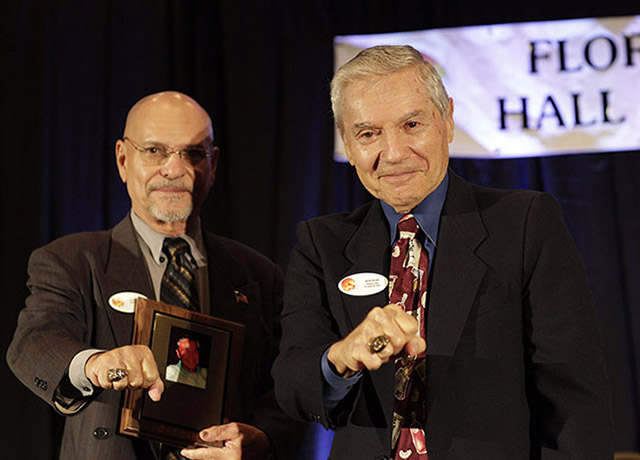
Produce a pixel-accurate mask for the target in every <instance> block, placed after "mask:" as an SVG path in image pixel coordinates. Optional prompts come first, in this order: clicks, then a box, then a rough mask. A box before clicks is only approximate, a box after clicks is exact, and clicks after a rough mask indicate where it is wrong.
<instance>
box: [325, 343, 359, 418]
mask: <svg viewBox="0 0 640 460" xmlns="http://www.w3.org/2000/svg"><path fill="white" fill-rule="evenodd" d="M320 365H321V367H322V375H323V377H324V386H323V388H324V391H323V394H322V403H323V404H324V408H325V409H326V410H327V411H331V410H333V409H335V407H336V406H337V405H338V403H339V402H340V401H342V399H343V398H344V397H345V396H347V394H348V393H349V391H350V390H351V388H352V387H353V386H354V385H355V384H356V383H358V381H360V378H361V377H362V371H358V372H356V373H355V374H353V375H352V376H350V377H346V378H344V377H342V376H341V375H339V374H338V373H337V372H335V371H334V370H333V369H332V366H331V364H330V363H329V349H328V348H327V350H326V351H325V352H324V354H323V355H322V359H321V361H320Z"/></svg>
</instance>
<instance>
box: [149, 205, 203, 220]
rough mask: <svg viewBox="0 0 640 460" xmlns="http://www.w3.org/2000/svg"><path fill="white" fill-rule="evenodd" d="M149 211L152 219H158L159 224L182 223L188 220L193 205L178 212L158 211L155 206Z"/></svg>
mask: <svg viewBox="0 0 640 460" xmlns="http://www.w3.org/2000/svg"><path fill="white" fill-rule="evenodd" d="M149 211H151V214H152V215H153V217H155V218H156V219H158V221H160V222H166V223H174V222H184V221H186V220H187V219H188V218H189V216H190V215H191V212H192V211H193V203H191V204H190V205H189V206H188V207H187V208H185V209H184V210H182V211H180V212H178V211H171V210H165V209H159V208H158V207H156V206H155V205H151V207H150V208H149Z"/></svg>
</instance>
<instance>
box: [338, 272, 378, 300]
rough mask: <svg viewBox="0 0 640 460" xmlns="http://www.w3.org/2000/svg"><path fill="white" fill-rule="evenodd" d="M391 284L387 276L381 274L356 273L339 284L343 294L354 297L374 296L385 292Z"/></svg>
mask: <svg viewBox="0 0 640 460" xmlns="http://www.w3.org/2000/svg"><path fill="white" fill-rule="evenodd" d="M387 284H389V281H388V280H387V277H386V276H382V275H380V274H379V273H354V274H353V275H348V276H345V277H344V278H342V279H341V280H340V281H339V282H338V289H339V290H340V292H342V293H343V294H347V295H353V296H358V297H360V296H365V295H373V294H377V293H378V292H380V291H382V290H384V289H385V288H386V287H387Z"/></svg>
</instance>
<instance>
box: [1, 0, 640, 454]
mask: <svg viewBox="0 0 640 460" xmlns="http://www.w3.org/2000/svg"><path fill="white" fill-rule="evenodd" d="M632 14H640V7H638V5H637V2H630V1H628V0H610V1H607V2H583V1H578V0H556V1H550V0H543V1H537V2H513V1H512V0H490V1H487V2H472V1H468V0H448V1H444V0H440V1H415V0H404V1H397V2H396V1H391V0H353V1H322V0H309V1H305V2H288V1H285V0H281V1H277V0H262V1H259V0H254V1H242V0H235V1H231V0H218V1H213V0H203V1H196V0H193V1H187V0H183V1H178V0H174V1H169V0H148V1H136V0H127V1H125V0H112V1H106V0H105V1H100V2H85V1H80V0H75V1H72V0H69V1H53V0H51V1H44V0H40V1H36V0H20V1H15V2H4V3H3V4H2V6H0V16H1V18H0V21H1V24H0V25H1V26H2V27H1V31H2V32H1V33H2V40H1V43H0V47H1V48H0V49H1V50H2V55H1V56H0V57H1V63H2V103H1V108H0V110H2V118H1V121H2V123H1V127H2V135H1V136H0V145H1V146H2V148H1V154H2V166H3V167H2V172H3V176H4V177H3V180H2V181H1V184H0V200H1V202H2V224H1V225H0V231H1V232H2V233H1V235H2V254H3V257H2V258H1V261H2V262H1V263H2V278H1V279H2V290H1V292H2V293H3V302H2V303H3V307H4V308H3V311H4V313H3V321H2V322H1V323H2V326H1V327H2V335H1V336H2V347H3V349H6V346H7V345H8V343H9V341H10V338H11V335H12V333H13V329H14V327H15V321H16V318H17V315H18V312H19V311H20V309H21V308H22V306H23V305H24V297H25V295H26V288H25V287H24V286H25V280H26V274H25V268H26V263H27V258H28V255H29V253H30V252H31V250H33V249H34V248H35V247H37V246H40V245H42V244H44V243H46V242H48V241H50V240H51V239H53V238H56V237H58V236H61V235H64V234H67V233H71V232H77V231H81V230H97V229H104V228H107V227H109V226H111V225H113V224H114V223H115V222H117V221H118V220H119V219H121V218H122V217H123V216H124V215H125V213H126V212H127V210H128V207H129V202H128V198H127V195H126V191H125V188H124V186H123V185H122V184H121V183H120V180H119V178H118V175H117V172H116V168H115V163H114V142H115V140H116V139H117V138H118V137H120V136H121V133H122V129H123V126H124V119H125V115H126V112H127V110H128V108H129V107H130V106H131V105H132V104H133V103H134V102H135V101H136V100H137V99H139V98H140V97H141V96H143V95H146V94H149V93H152V92H155V91H160V90H164V89H176V90H179V91H183V92H186V93H188V94H190V95H192V96H193V97H195V98H196V99H197V100H198V101H200V102H201V103H202V105H203V106H204V107H205V108H206V109H207V110H209V112H210V113H211V114H212V117H213V120H214V125H215V131H216V141H217V144H218V145H219V146H220V147H221V149H222V156H221V163H220V169H219V172H218V178H217V182H216V185H215V186H214V190H213V194H212V196H211V197H210V199H209V200H208V201H207V202H206V203H205V208H204V212H203V219H204V221H205V223H206V224H207V225H208V226H209V227H210V228H211V229H213V230H214V231H216V232H218V233H220V234H223V235H228V236H231V237H233V238H235V239H237V240H240V241H243V242H245V243H247V244H249V245H250V246H253V247H254V248H256V249H258V250H260V251H261V252H263V253H264V254H266V255H268V256H270V257H272V258H273V259H274V260H276V261H277V262H278V263H279V264H280V265H282V266H283V267H284V266H286V262H287V259H288V254H289V251H290V249H291V247H292V244H293V242H294V241H293V238H294V237H293V234H294V228H295V224H296V223H297V222H298V221H300V220H302V219H306V218H309V217H312V216H315V215H319V214H325V213H328V212H333V211H340V210H347V209H352V208H354V207H355V206H357V205H358V204H360V203H362V202H363V201H365V200H367V199H369V197H368V195H367V193H366V192H365V191H364V190H363V189H362V187H361V186H360V184H359V183H358V180H357V178H356V177H355V174H354V173H353V171H352V170H351V168H350V167H349V166H348V165H344V164H336V163H334V162H333V160H332V153H331V152H332V144H333V140H332V139H333V131H332V120H331V115H330V106H329V99H328V86H329V81H330V79H331V76H332V73H333V49H332V38H333V36H334V35H344V34H362V33H381V32H396V31H403V30H422V29H431V28H440V27H448V26H462V25H475V24H494V23H504V22H520V21H533V20H548V19H570V18H580V17H594V16H601V17H604V16H616V15H632ZM452 96H453V97H454V99H455V94H453V95H452ZM452 166H453V168H454V169H455V170H456V171H457V172H458V173H460V174H461V175H462V176H463V177H465V178H467V179H469V180H471V181H472V182H476V183H479V184H485V185H491V186H494V187H509V188H512V187H517V188H530V189H536V190H545V191H548V192H551V193H553V194H554V195H555V196H556V197H557V198H558V200H559V201H560V202H561V204H562V206H563V210H564V213H565V217H566V220H567V222H568V224H569V227H570V230H571V231H572V233H573V235H574V237H575V240H576V243H577V245H578V248H579V249H580V251H581V253H582V256H583V260H584V262H585V265H586V267H587V271H588V273H589V276H590V279H591V282H592V288H593V292H594V295H595V297H596V300H597V304H598V309H599V316H600V320H601V328H602V333H603V337H604V345H605V349H606V354H607V358H608V365H609V371H610V375H611V381H612V386H613V395H614V403H615V406H614V416H615V423H616V427H617V448H618V450H636V451H637V450H640V445H639V429H638V424H639V414H640V410H639V409H640V404H639V401H638V390H639V380H638V364H639V361H638V355H639V354H640V343H639V341H638V339H637V336H636V335H635V334H634V331H639V330H640V290H639V289H638V287H639V286H640V266H639V262H638V261H639V260H640V236H639V235H640V218H639V213H638V203H640V184H639V182H638V181H637V180H636V173H637V172H638V171H640V156H639V155H638V152H625V153H615V152H612V153H610V154H593V155H574V156H559V157H552V158H545V159H521V160H492V161H489V160H483V161H480V160H476V161H471V160H454V161H452ZM0 382H2V383H1V385H2V391H1V392H0V393H1V394H2V398H3V400H2V407H3V408H4V412H5V423H4V428H3V430H2V435H1V436H2V438H1V443H0V444H1V445H2V446H3V454H2V457H3V458H22V459H50V458H53V457H54V456H55V448H56V443H57V439H58V436H59V427H60V419H59V418H57V417H55V416H54V415H53V414H52V411H51V410H50V409H49V407H48V406H47V405H46V404H44V403H43V402H41V401H39V400H38V399H37V398H36V397H34V396H33V395H32V394H31V393H30V392H29V391H28V390H27V389H25V388H23V387H22V386H21V385H20V384H19V383H18V381H17V380H16V379H15V378H14V377H13V376H12V375H11V372H10V371H9V370H8V368H7V366H6V364H4V362H3V363H2V365H0ZM303 457H306V458H312V457H311V455H310V454H305V455H303Z"/></svg>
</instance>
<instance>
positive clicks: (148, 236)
mask: <svg viewBox="0 0 640 460" xmlns="http://www.w3.org/2000/svg"><path fill="white" fill-rule="evenodd" d="M131 222H132V223H133V228H134V229H135V231H136V233H137V234H138V235H139V236H140V238H141V239H142V242H143V243H144V244H146V245H147V247H148V248H149V251H151V255H152V257H153V260H155V262H156V263H158V264H161V263H162V262H164V253H163V252H162V243H163V242H164V239H165V238H167V236H168V235H165V234H164V233H160V232H157V231H155V230H154V229H153V228H151V226H149V224H147V223H146V222H145V221H144V220H142V219H141V218H140V217H138V215H137V214H136V213H135V212H134V211H133V210H131ZM179 236H180V238H183V239H184V240H185V241H186V242H187V243H188V244H189V249H190V250H191V255H192V256H193V258H194V260H195V262H196V266H197V267H202V266H204V265H206V260H207V259H206V257H205V256H204V254H205V249H204V240H203V238H202V229H201V228H200V218H198V219H197V221H196V223H195V225H193V226H192V228H190V229H187V233H184V234H182V235H179Z"/></svg>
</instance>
